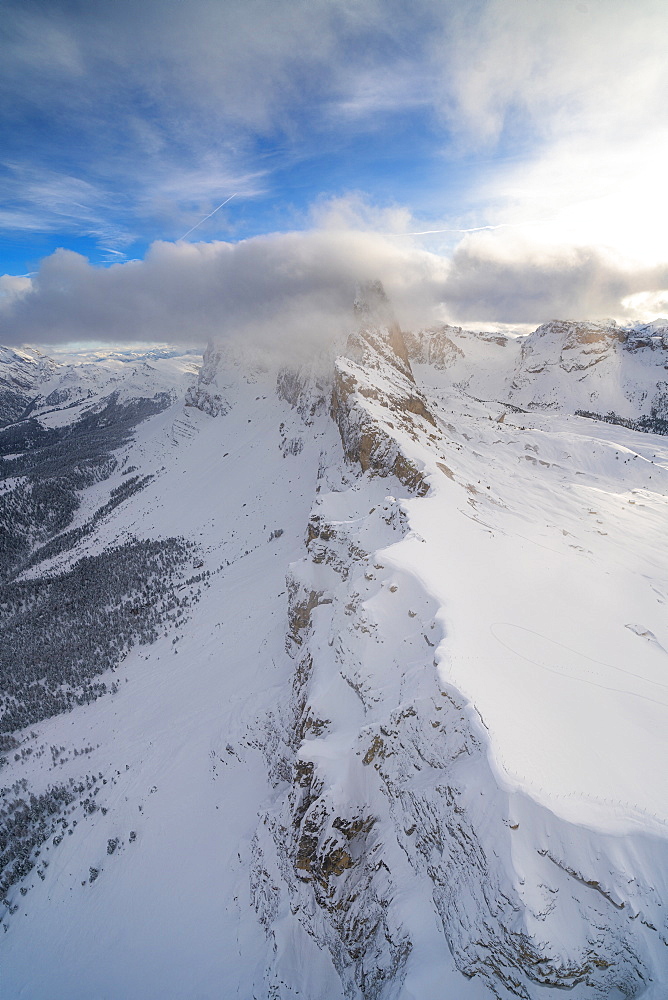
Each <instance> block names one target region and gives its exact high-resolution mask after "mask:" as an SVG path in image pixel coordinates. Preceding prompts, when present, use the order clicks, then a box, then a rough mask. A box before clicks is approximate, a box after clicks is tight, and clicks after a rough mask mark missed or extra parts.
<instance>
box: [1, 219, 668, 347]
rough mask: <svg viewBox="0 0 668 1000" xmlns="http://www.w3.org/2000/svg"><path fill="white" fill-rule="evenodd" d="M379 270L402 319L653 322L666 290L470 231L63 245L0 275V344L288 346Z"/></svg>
mask: <svg viewBox="0 0 668 1000" xmlns="http://www.w3.org/2000/svg"><path fill="white" fill-rule="evenodd" d="M377 278H380V280H381V281H382V282H383V283H384V285H385V287H386V289H387V292H388V295H389V296H390V298H391V300H392V302H393V304H394V307H395V309H396V312H397V316H398V319H399V321H400V323H401V324H402V325H403V326H405V327H407V328H411V327H412V328H415V327H418V326H423V325H428V324H430V323H433V322H436V321H438V320H439V319H440V320H446V319H447V320H449V321H452V322H466V323H468V324H471V325H474V324H475V323H476V321H479V322H485V321H496V322H500V323H510V324H512V323H518V324H521V323H522V324H523V323H535V324H538V323H541V322H544V321H546V320H548V319H552V318H579V319H593V318H600V317H601V316H614V317H616V318H618V319H622V320H624V319H628V320H632V319H646V318H652V317H651V316H646V315H641V314H639V313H638V312H634V311H633V309H632V308H631V307H630V305H629V304H628V303H629V301H635V302H639V301H642V300H643V296H645V298H647V296H651V295H653V296H654V301H655V300H656V295H657V293H661V292H663V291H664V290H665V289H667V288H668V265H662V266H657V267H651V268H648V267H641V266H634V265H632V264H629V263H627V262H624V261H622V260H621V259H619V258H618V257H616V256H614V255H612V254H611V253H605V252H603V251H601V250H595V249H587V248H582V247H578V248H563V247H559V248H556V249H555V248H553V249H550V248H546V247H544V246H531V245H528V244H508V242H507V241H506V242H502V241H500V240H497V239H495V238H493V237H490V236H487V235H486V234H473V235H472V236H469V237H467V238H466V239H465V240H464V241H463V242H462V243H461V244H460V245H459V247H458V248H457V249H456V250H455V252H454V254H453V256H452V257H451V258H450V259H446V258H444V257H441V256H438V255H436V254H433V253H428V252H427V251H424V250H421V249H419V248H418V247H416V246H415V245H414V243H413V242H412V241H410V240H408V239H397V238H395V237H387V236H383V235H379V234H376V233H369V232H360V231H352V230H349V231H339V232H334V231H331V230H328V231H315V230H314V231H311V232H299V233H282V234H274V235H270V236H261V237H256V238H254V239H250V240H246V241H244V242H241V243H236V244H232V243H220V242H219V243H197V244H187V243H181V242H180V243H154V244H153V245H152V247H151V249H150V251H149V253H148V255H147V256H146V258H145V260H142V261H130V262H127V263H123V264H117V265H113V266H111V267H108V268H98V267H93V266H92V265H91V264H90V263H89V262H88V260H87V259H86V258H85V257H83V256H81V255H80V254H76V253H73V252H71V251H68V250H59V251H57V252H56V253H55V254H53V255H52V256H50V257H47V258H46V259H45V260H43V261H42V264H41V266H40V269H39V271H38V272H37V273H36V274H35V275H33V276H32V277H31V278H29V279H28V278H13V277H9V276H4V278H0V343H4V344H22V343H32V344H42V345H53V344H61V343H68V342H72V341H91V340H97V341H102V342H107V343H114V342H119V341H122V342H130V341H160V342H173V343H178V344H196V345H201V344H202V343H204V342H205V341H206V340H208V339H209V338H214V339H218V340H220V339H226V338H242V339H246V340H248V341H250V342H252V344H253V345H254V346H256V347H259V348H262V349H266V350H268V351H272V350H273V351H278V352H280V353H286V352H290V351H291V350H303V349H304V348H309V347H313V346H315V347H317V346H318V345H321V344H324V343H326V342H327V341H329V340H330V339H331V338H332V337H336V336H341V335H342V334H343V333H345V331H346V330H348V329H349V328H350V326H351V322H352V308H351V307H352V300H353V296H354V293H355V288H356V286H357V284H358V283H359V282H364V281H369V280H374V279H377ZM625 303H626V304H625Z"/></svg>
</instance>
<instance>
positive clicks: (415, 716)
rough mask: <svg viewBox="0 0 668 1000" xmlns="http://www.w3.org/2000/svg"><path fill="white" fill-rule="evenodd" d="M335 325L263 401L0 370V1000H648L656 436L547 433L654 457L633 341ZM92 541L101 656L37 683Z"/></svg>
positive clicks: (164, 378)
mask: <svg viewBox="0 0 668 1000" xmlns="http://www.w3.org/2000/svg"><path fill="white" fill-rule="evenodd" d="M357 315H358V321H359V333H357V334H356V335H354V336H353V337H352V338H351V339H350V341H349V342H348V344H347V346H346V347H345V349H343V350H342V351H341V352H340V354H339V355H338V356H334V355H332V356H331V357H326V358H321V359H318V361H317V363H316V362H314V363H313V364H312V365H305V366H302V367H301V368H294V369H291V368H290V367H289V366H288V368H286V369H283V370H281V371H278V372H277V371H276V370H274V369H273V368H272V367H271V366H269V365H263V364H260V363H258V361H257V359H256V358H255V359H249V358H247V357H245V356H244V354H243V352H239V351H234V350H232V349H231V348H225V349H223V348H220V349H219V348H214V347H210V348H209V349H208V350H207V352H206V354H205V356H204V358H203V360H202V362H201V365H200V359H199V358H195V357H193V356H192V355H185V354H184V355H180V354H178V353H174V352H172V351H165V352H163V354H162V355H160V352H157V353H154V354H153V355H152V356H150V357H144V358H142V357H138V358H130V359H129V360H128V359H119V358H118V357H106V356H99V357H98V358H97V359H95V358H94V359H91V358H90V357H86V358H85V359H83V362H82V363H78V362H77V360H76V359H73V360H68V361H67V362H66V363H60V364H58V363H56V362H53V361H50V360H48V359H45V358H43V357H42V356H38V354H37V352H29V351H24V352H10V351H8V350H6V349H5V351H4V353H3V355H2V356H1V357H0V360H1V361H2V362H3V366H2V372H1V373H0V374H2V382H1V383H0V390H2V391H1V392H0V412H2V413H4V414H7V417H6V419H5V418H3V420H4V422H5V423H6V426H5V427H4V429H3V430H0V440H1V441H2V444H3V454H4V455H5V456H6V457H5V458H4V460H3V466H4V467H3V477H4V478H3V481H2V484H1V490H2V492H0V501H1V502H2V503H3V504H4V506H3V507H2V510H1V511H0V513H1V514H2V516H3V519H4V520H3V524H4V525H5V527H6V528H7V532H8V535H9V534H11V539H12V541H11V545H10V547H9V548H7V551H6V555H5V556H3V559H5V561H6V566H7V575H6V579H5V585H4V588H3V596H2V598H1V601H2V603H1V604H0V624H2V627H3V630H7V629H10V628H11V629H14V630H16V629H19V628H22V629H24V630H25V629H28V630H33V631H29V633H28V634H30V635H33V634H34V635H35V636H37V635H38V634H39V636H44V635H46V636H47V637H48V636H49V635H50V634H51V635H52V636H53V639H52V646H53V653H52V660H49V661H48V664H50V665H48V666H45V667H44V668H43V669H44V675H43V678H42V679H41V680H39V682H36V685H37V686H36V687H33V688H30V689H29V691H30V692H32V693H31V695H30V697H31V698H32V700H31V701H30V704H29V706H28V708H26V711H27V712H29V713H30V715H29V718H30V721H29V723H28V724H26V725H25V727H24V728H21V729H19V730H13V731H8V729H7V726H6V725H5V726H4V728H3V729H2V732H3V733H4V734H5V735H4V736H2V737H0V738H1V739H2V740H3V743H2V744H1V746H2V754H3V755H4V758H5V763H4V766H3V767H2V768H1V769H0V779H1V780H0V784H1V785H2V788H3V791H2V810H3V811H2V813H0V837H1V839H0V851H1V852H2V853H1V854H0V861H1V864H0V869H2V868H4V870H5V876H6V882H5V883H4V884H3V885H4V888H3V892H4V907H2V908H0V914H1V913H2V912H3V911H4V916H2V928H3V932H2V933H0V983H1V984H2V985H1V986H0V994H1V995H2V996H6V997H15V996H16V997H19V996H20V997H23V998H26V1000H59V998H63V1000H65V998H67V1000H92V998H107V1000H121V998H123V1000H186V998H187V1000H190V998H200V1000H204V998H206V1000H213V998H220V997H225V998H227V997H238V998H241V1000H251V998H257V1000H265V998H269V997H271V998H275V1000H287V998H292V997H297V996H299V997H304V998H307V1000H344V998H346V1000H375V998H378V1000H431V998H434V1000H435V998H441V997H442V998H448V1000H488V998H494V997H496V998H503V1000H509V998H511V997H524V998H529V1000H538V998H541V1000H543V998H546V997H551V996H554V997H557V996H562V995H563V991H564V990H569V991H571V992H570V995H572V996H574V997H576V998H577V1000H589V998H592V1000H593V998H623V997H642V998H645V1000H663V998H664V997H665V996H666V995H668V920H667V917H668V891H667V889H668V887H667V886H666V873H667V872H668V777H667V775H666V768H665V766H664V765H665V760H666V721H667V719H668V614H667V610H666V608H667V605H666V601H667V599H668V558H666V545H665V538H666V526H667V520H668V519H667V513H668V500H667V499H666V498H667V494H668V489H667V487H668V437H666V436H664V435H663V434H659V433H641V432H640V431H638V430H634V429H631V428H630V427H627V426H621V425H619V424H615V423H610V422H602V421H600V420H595V419H592V418H588V417H584V416H578V415H575V411H576V410H582V411H587V412H589V411H592V412H596V413H600V414H602V415H604V414H608V413H609V412H610V411H612V412H613V414H614V415H616V416H618V417H620V418H624V419H625V420H627V421H628V422H631V421H633V420H638V419H639V418H641V417H643V416H644V417H646V418H647V419H648V420H652V421H654V425H655V426H656V427H657V428H658V429H661V427H662V424H661V421H665V420H666V417H667V415H668V395H667V393H666V381H665V368H666V364H667V363H668V360H667V359H668V332H667V330H668V327H667V326H666V325H661V324H654V325H653V326H652V327H651V328H647V329H645V328H642V329H640V328H639V329H636V330H633V331H622V330H620V329H619V328H614V327H610V326H609V325H605V324H599V325H595V324H548V325H547V327H542V328H539V330H538V331H536V333H535V334H532V335H531V336H530V337H529V338H525V339H521V338H518V339H517V340H512V339H509V338H504V337H494V336H491V335H480V336H476V335H474V334H472V333H470V332H467V331H461V330H459V329H458V328H453V327H449V328H442V329H437V330H433V331H420V332H418V333H417V334H410V335H408V334H407V335H406V337H405V339H404V338H403V337H402V335H401V332H400V331H399V330H398V327H397V326H396V324H395V323H394V321H393V318H392V315H391V310H390V307H389V304H388V303H387V302H386V300H385V299H384V295H383V293H382V290H380V289H378V288H373V287H372V288H370V289H367V291H366V295H365V296H364V297H361V298H360V299H359V300H358V302H357ZM110 400H111V402H110ZM138 401H144V402H143V403H141V405H140V404H139V403H138ZM147 401H148V402H147ZM149 404H150V405H149ZM21 408H22V409H21ZM72 456H75V457H74V458H72ZM63 463H65V465H66V471H62V470H63V469H65V465H63ZM67 463H70V464H67ZM82 470H83V471H82ZM65 476H67V477H69V478H68V479H67V482H65V479H64V478H63V477H65ZM42 496H44V497H45V498H46V499H45V500H44V501H42V500H41V499H39V498H41V497H42ZM72 498H74V499H72ZM54 504H55V505H56V508H57V510H58V512H59V515H58V516H59V518H60V520H58V521H57V523H56V521H54V520H53V519H51V520H50V518H51V514H50V513H49V511H50V510H51V508H52V507H53V505H54ZM173 539H183V540H185V542H184V543H183V544H181V543H179V544H180V545H181V547H177V546H176V543H175V542H170V541H169V540H173ZM146 540H150V541H151V542H155V543H156V544H160V545H163V544H165V545H167V544H169V545H170V546H171V548H166V549H165V552H166V553H167V554H166V555H165V556H164V557H162V556H161V558H163V559H164V560H167V561H166V562H165V565H168V566H170V567H171V570H170V572H172V575H171V576H170V577H169V581H170V582H169V584H167V583H165V584H164V585H162V584H161V583H160V580H157V581H153V578H152V577H151V580H152V581H153V582H151V581H149V582H151V586H152V587H153V589H152V590H151V589H150V588H149V589H146V588H144V583H145V582H146V581H145V580H144V579H143V578H142V572H144V571H142V570H141V566H143V565H144V564H143V563H141V561H139V560H140V559H143V558H144V555H143V554H142V553H143V552H144V549H141V548H140V547H137V543H138V541H146ZM185 543H187V544H188V546H189V547H187V548H186V547H184V545H185ZM121 545H125V546H127V551H128V552H129V553H135V552H136V553H138V554H137V555H133V556H132V559H133V560H137V561H136V563H135V562H132V564H131V565H132V567H135V566H136V567H139V568H138V569H137V570H136V573H137V574H138V579H139V582H138V583H137V582H133V581H134V580H135V577H133V576H132V575H131V574H130V575H128V577H127V580H129V581H130V582H128V583H127V584H126V586H127V588H128V589H127V592H126V593H119V595H118V599H117V600H116V598H115V596H114V595H113V592H111V593H112V596H111V597H109V596H107V597H105V598H104V600H105V601H106V602H107V603H106V604H105V605H104V607H102V608H101V609H100V610H99V611H96V614H98V615H99V616H100V617H99V621H100V622H103V621H104V622H106V621H110V622H112V621H117V620H118V621H121V622H122V623H123V628H124V629H125V632H123V635H124V636H127V637H128V638H127V639H124V641H123V644H120V645H119V646H118V649H117V648H116V647H113V649H112V650H111V652H109V653H107V652H104V653H103V652H100V651H98V653H96V654H95V655H96V657H97V659H94V658H93V660H91V662H90V663H84V662H82V663H80V664H79V666H78V667H77V670H79V673H78V674H77V673H75V674H73V675H71V676H70V675H68V677H67V678H64V677H63V678H61V677H60V675H59V674H58V669H59V666H58V664H59V662H60V661H59V657H60V653H59V650H60V649H61V647H62V648H64V647H65V645H66V644H67V641H68V639H67V637H68V635H70V634H72V635H74V634H75V633H76V631H77V624H76V623H77V620H78V619H77V616H83V615H84V611H85V609H86V608H87V607H88V606H90V607H91V608H92V607H94V606H95V607H97V605H95V601H96V600H97V596H96V595H97V593H98V589H99V584H98V582H97V581H98V580H99V579H100V577H104V573H105V567H106V566H108V565H112V564H111V563H110V562H109V558H110V556H109V553H110V552H111V551H112V550H114V549H115V547H118V546H121ZM151 551H153V550H151ZM160 551H161V552H162V549H161V550H160ZM183 553H186V554H185V555H184V554H183ZM128 558H130V557H128ZM81 560H89V562H87V563H85V565H86V566H90V577H89V579H90V589H89V591H88V592H86V591H83V592H82V591H79V592H78V595H77V596H75V597H72V598H70V597H69V596H67V595H69V593H70V591H68V590H67V589H66V587H67V586H70V584H69V583H67V581H68V580H69V577H67V574H68V573H70V572H71V571H72V570H73V568H75V567H77V566H80V565H81ZM170 560H171V561H170ZM10 564H11V566H10ZM147 565H148V564H147ZM150 565H153V564H150ZM133 572H134V569H133ZM145 572H146V574H149V573H150V574H153V575H155V573H156V571H155V570H154V569H151V570H146V571H145ZM96 574H97V575H96ZM158 575H159V574H158ZM87 579H88V578H87ZM119 579H120V578H119ZM123 579H125V577H124V578H123ZM165 579H167V577H165ZM54 580H56V581H61V582H59V583H58V586H60V587H61V588H62V591H56V592H57V593H61V592H62V593H63V594H65V597H63V598H62V599H59V600H58V601H57V602H56V601H55V600H54V601H52V603H51V604H50V605H48V607H49V609H50V610H49V612H48V615H47V613H46V612H44V611H42V610H40V609H41V608H42V605H40V603H39V602H40V600H41V599H42V598H41V596H40V595H41V593H42V590H41V589H40V588H45V587H48V586H50V584H49V581H54ZM63 580H65V582H62V581H63ZM21 588H23V589H21ZM30 588H33V589H30ZM103 593H105V594H107V591H103ZM17 595H18V596H17ZM142 595H143V596H142ZM147 595H149V596H147ZM149 604H150V605H151V606H150V607H149V606H148V605H149ZM117 605H118V606H117ZM45 607H46V606H45ZM104 615H107V616H110V617H108V618H105V617H104ZM62 616H69V617H62ZM114 616H117V617H114ZM61 618H62V623H64V624H61ZM82 621H83V617H82ZM40 630H41V631H40ZM133 630H134V631H133ZM6 634H7V635H9V634H11V635H14V634H24V633H22V632H16V631H15V632H11V633H10V632H7V633H6ZM40 642H42V639H40ZM22 648H24V647H22ZM28 648H30V647H28ZM35 648H37V647H35ZM39 648H40V649H41V648H42V647H41V646H40V647H39ZM96 648H97V647H96ZM106 648H107V647H106V646H105V647H104V649H105V650H106ZM100 650H102V646H100ZM40 655H41V654H40ZM107 656H108V659H106V658H104V657H107ZM28 659H29V658H28ZM44 662H45V663H47V660H46V659H45V661H44ZM77 662H78V661H77ZM40 663H41V660H40ZM29 666H30V664H29V663H28V660H27V659H26V661H25V662H23V663H22V662H19V660H17V662H16V665H15V671H16V672H17V676H20V675H21V672H22V671H25V670H27V669H28V667H29ZM33 668H34V669H37V667H35V666H34V664H33V665H32V666H30V669H33ZM12 669H14V668H12ZM40 669H41V667H40ZM3 676H5V675H3ZM6 676H10V675H9V674H8V675H6ZM73 677H74V679H72V678H73ZM6 683H9V682H6ZM95 684H98V685H102V684H104V685H106V689H105V690H102V689H101V688H99V689H98V688H95V689H94V690H93V687H92V686H94V685H95ZM40 685H41V687H40ZM50 685H53V686H54V690H55V688H58V689H59V690H60V689H61V688H62V690H63V691H65V690H66V689H67V690H68V691H69V695H68V697H70V701H71V703H72V706H73V707H72V708H71V710H70V711H63V712H60V713H59V714H52V712H51V711H50V710H49V711H47V709H46V708H45V707H44V706H45V705H46V704H47V702H46V701H45V702H44V703H43V704H42V703H41V702H40V700H39V694H37V695H35V694H34V692H35V691H37V692H38V693H39V690H41V689H43V690H45V691H46V690H49V691H50V690H51V687H50ZM68 686H69V687H68ZM18 690H19V688H15V687H14V686H11V685H10V686H9V687H8V688H7V692H8V693H7V694H6V697H5V701H4V702H3V704H4V706H5V707H4V708H3V712H8V711H9V710H10V709H11V711H13V712H17V711H19V710H20V709H21V706H20V705H18V703H17V702H16V699H18V698H19V695H17V694H15V693H13V692H15V691H18ZM20 690H21V691H22V690H23V688H21V689H20ZM21 697H23V695H21ZM12 699H15V700H14V701H12ZM48 704H52V702H48ZM26 717H27V716H26ZM7 718H9V716H7ZM54 789H61V791H60V792H59V793H58V794H56V793H54ZM17 802H18V803H19V804H18V805H17ZM21 802H22V804H21ZM8 873H9V875H11V878H9V877H8Z"/></svg>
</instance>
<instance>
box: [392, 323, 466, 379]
mask: <svg viewBox="0 0 668 1000" xmlns="http://www.w3.org/2000/svg"><path fill="white" fill-rule="evenodd" d="M461 334H462V328H461V327H460V326H448V325H447V324H443V325H442V326H434V327H430V328H429V329H428V330H418V331H417V333H406V334H405V335H404V339H405V341H406V348H407V350H408V356H409V358H410V359H411V361H413V362H415V363H416V364H422V365H433V366H434V368H438V369H441V370H444V369H446V368H451V367H452V366H453V365H454V364H456V363H457V361H458V360H459V359H460V358H463V357H464V351H462V349H461V348H460V347H458V346H457V344H456V343H455V342H454V340H453V339H452V337H453V336H461Z"/></svg>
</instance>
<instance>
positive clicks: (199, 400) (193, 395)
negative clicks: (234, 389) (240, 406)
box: [185, 341, 229, 417]
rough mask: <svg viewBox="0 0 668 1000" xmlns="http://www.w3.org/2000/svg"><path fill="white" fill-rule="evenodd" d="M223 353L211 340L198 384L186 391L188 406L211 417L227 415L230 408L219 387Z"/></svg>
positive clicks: (205, 353)
mask: <svg viewBox="0 0 668 1000" xmlns="http://www.w3.org/2000/svg"><path fill="white" fill-rule="evenodd" d="M222 361H223V354H222V350H221V348H220V347H216V346H215V345H214V344H213V343H212V342H211V341H209V343H208V345H207V348H206V350H205V352H204V355H203V358H202V367H201V369H200V372H199V376H198V379H197V384H196V385H194V386H190V387H189V388H188V390H187V392H186V400H185V405H186V406H194V407H195V408H196V409H198V410H202V412H203V413H208V414H209V416H210V417H218V416H225V414H226V413H227V412H228V410H229V403H227V402H226V401H225V400H224V399H223V397H222V395H221V393H220V390H219V388H218V383H217V378H218V376H219V373H220V372H221V368H222Z"/></svg>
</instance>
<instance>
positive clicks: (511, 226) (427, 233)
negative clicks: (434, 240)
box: [389, 219, 548, 236]
mask: <svg viewBox="0 0 668 1000" xmlns="http://www.w3.org/2000/svg"><path fill="white" fill-rule="evenodd" d="M546 221H548V220H545V219H534V220H533V221H532V222H501V223H499V225H498V226H474V227H473V229H425V230H424V232H422V233H390V234H389V235H390V236H432V235H434V234H436V233H480V232H482V231H483V229H519V228H521V227H522V226H540V225H541V224H542V223H544V222H546Z"/></svg>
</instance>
